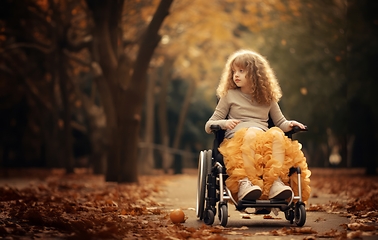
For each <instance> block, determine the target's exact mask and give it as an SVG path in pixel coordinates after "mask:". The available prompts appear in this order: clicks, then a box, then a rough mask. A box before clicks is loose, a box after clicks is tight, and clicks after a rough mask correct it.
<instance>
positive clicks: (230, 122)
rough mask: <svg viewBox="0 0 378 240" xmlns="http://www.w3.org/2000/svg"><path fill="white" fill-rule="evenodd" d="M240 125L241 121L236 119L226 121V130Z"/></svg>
mask: <svg viewBox="0 0 378 240" xmlns="http://www.w3.org/2000/svg"><path fill="white" fill-rule="evenodd" d="M238 123H240V120H236V119H228V120H226V124H225V126H224V127H225V129H230V130H231V129H234V128H235V127H236V125H238Z"/></svg>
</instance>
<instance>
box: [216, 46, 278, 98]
mask: <svg viewBox="0 0 378 240" xmlns="http://www.w3.org/2000/svg"><path fill="white" fill-rule="evenodd" d="M234 66H237V67H239V68H242V69H244V70H245V71H247V74H246V78H247V80H248V81H249V85H250V94H251V100H252V101H254V102H257V103H259V104H266V105H268V104H271V103H272V102H273V101H274V102H278V101H279V100H280V98H281V97H282V91H281V87H280V85H279V83H278V80H277V78H276V76H275V75H274V73H273V69H272V68H271V67H270V65H269V63H268V61H267V60H266V59H265V58H264V57H263V56H261V55H260V54H258V53H256V52H254V51H250V50H244V49H243V50H239V51H236V52H234V53H233V54H232V55H230V57H229V58H228V59H227V62H226V65H225V67H224V69H223V73H222V76H221V79H220V82H219V85H218V88H217V96H218V97H219V98H221V97H223V96H225V95H226V94H227V91H228V90H229V89H236V88H238V87H237V86H236V84H235V82H234V81H233V69H234Z"/></svg>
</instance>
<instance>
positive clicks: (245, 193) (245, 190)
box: [238, 178, 261, 200]
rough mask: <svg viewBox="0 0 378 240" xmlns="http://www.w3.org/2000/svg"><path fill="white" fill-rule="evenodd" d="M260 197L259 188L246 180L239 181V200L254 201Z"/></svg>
mask: <svg viewBox="0 0 378 240" xmlns="http://www.w3.org/2000/svg"><path fill="white" fill-rule="evenodd" d="M260 196H261V188H260V187H259V186H256V185H253V184H252V183H251V181H249V179H248V178H243V179H242V180H240V181H239V192H238V199H239V200H256V199H258V198H259V197H260Z"/></svg>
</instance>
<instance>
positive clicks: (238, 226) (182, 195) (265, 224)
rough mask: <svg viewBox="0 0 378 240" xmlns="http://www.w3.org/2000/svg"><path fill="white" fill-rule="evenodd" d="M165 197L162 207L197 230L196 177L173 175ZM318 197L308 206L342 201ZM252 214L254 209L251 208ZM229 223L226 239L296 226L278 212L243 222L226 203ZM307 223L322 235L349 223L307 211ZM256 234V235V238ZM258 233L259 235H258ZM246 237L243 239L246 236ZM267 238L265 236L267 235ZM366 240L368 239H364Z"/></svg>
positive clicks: (310, 201) (216, 220) (236, 212)
mask: <svg viewBox="0 0 378 240" xmlns="http://www.w3.org/2000/svg"><path fill="white" fill-rule="evenodd" d="M165 191H166V194H165V195H164V197H163V199H162V201H163V203H164V204H165V206H166V208H167V209H168V210H169V209H176V208H181V209H182V210H183V211H184V213H185V215H186V216H187V220H186V222H185V223H184V225H185V226H187V227H194V228H199V227H201V226H202V225H203V224H204V223H203V222H202V221H200V220H199V219H197V217H196V210H195V207H196V194H197V175H196V174H193V173H191V174H182V175H176V176H172V178H171V181H168V182H167V185H166V188H165ZM316 191H317V190H316V189H313V191H312V192H316ZM318 195H319V197H317V198H310V199H309V204H312V205H314V204H324V203H329V201H333V202H335V201H339V202H340V201H342V199H335V196H332V195H329V194H328V195H327V194H318ZM251 211H253V209H251ZM228 212H229V218H228V224H227V229H229V228H231V229H232V230H233V232H234V233H235V234H234V235H226V236H225V237H227V238H228V239H246V238H250V237H251V235H252V234H253V235H254V236H253V238H254V239H266V238H267V235H266V234H269V235H270V236H272V238H273V235H272V233H271V231H273V230H280V229H283V228H284V227H285V228H290V227H295V226H296V225H295V224H293V225H292V224H290V222H289V221H287V220H286V219H285V216H284V213H283V212H279V215H278V216H275V215H274V214H273V213H271V214H270V215H271V216H272V217H273V218H274V219H264V218H263V215H254V214H248V215H247V216H249V217H250V219H245V217H243V215H246V214H245V213H241V212H239V211H237V210H235V207H234V205H233V204H230V203H229V204H228ZM306 215H307V217H306V223H305V225H304V226H303V227H304V228H305V227H307V229H308V227H311V228H312V230H314V231H316V232H317V234H324V233H327V232H330V231H331V230H332V229H333V230H337V231H338V232H343V231H345V230H344V228H343V227H342V225H343V224H347V223H349V220H348V219H347V218H346V217H342V216H340V215H339V214H332V213H326V212H324V211H323V212H316V211H311V212H309V211H307V212H306ZM213 226H220V223H219V220H218V216H215V221H214V224H213ZM256 233H258V235H256ZM259 234H260V235H259ZM247 235H249V237H244V238H243V236H247ZM269 235H268V236H269ZM315 235H316V234H307V235H299V236H298V235H288V236H274V239H304V237H306V236H315ZM364 239H369V238H364ZM372 239H373V238H372Z"/></svg>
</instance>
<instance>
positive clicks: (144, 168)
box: [140, 71, 156, 174]
mask: <svg viewBox="0 0 378 240" xmlns="http://www.w3.org/2000/svg"><path fill="white" fill-rule="evenodd" d="M155 82H156V71H155V72H154V73H152V74H150V77H149V81H148V86H147V96H146V107H145V109H146V110H145V111H146V126H145V132H144V143H145V145H144V146H143V147H142V151H140V162H141V164H140V166H141V169H140V172H141V173H144V174H150V173H151V172H152V169H153V168H154V154H153V153H154V149H153V146H152V144H153V142H154V122H155V121H154V120H155V117H154V116H155V101H154V95H155V94H154V90H155Z"/></svg>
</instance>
